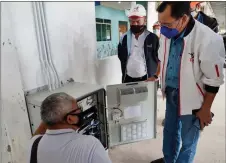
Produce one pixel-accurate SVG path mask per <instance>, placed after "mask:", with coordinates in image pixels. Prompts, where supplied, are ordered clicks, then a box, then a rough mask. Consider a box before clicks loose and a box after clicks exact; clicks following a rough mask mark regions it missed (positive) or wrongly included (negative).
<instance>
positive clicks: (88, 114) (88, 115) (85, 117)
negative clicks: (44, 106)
mask: <svg viewBox="0 0 226 163" xmlns="http://www.w3.org/2000/svg"><path fill="white" fill-rule="evenodd" d="M92 108H94V109H95V107H92ZM92 108H90V109H88V110H86V111H84V112H81V113H73V112H74V111H72V113H68V114H67V115H66V116H65V118H67V116H68V115H73V116H77V117H78V122H77V123H76V124H72V125H75V126H78V127H79V128H80V129H82V128H83V126H86V125H87V124H88V123H90V122H91V121H92V120H93V119H95V118H96V114H95V111H94V109H92Z"/></svg>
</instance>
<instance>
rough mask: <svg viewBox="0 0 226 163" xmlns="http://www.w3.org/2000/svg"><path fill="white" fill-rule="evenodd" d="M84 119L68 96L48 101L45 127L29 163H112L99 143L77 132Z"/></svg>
mask: <svg viewBox="0 0 226 163" xmlns="http://www.w3.org/2000/svg"><path fill="white" fill-rule="evenodd" d="M82 116H83V114H82V112H81V109H80V108H79V107H78V105H77V102H76V100H75V99H74V98H73V97H71V96H69V95H68V94H66V93H56V94H52V95H50V96H49V97H47V98H46V99H45V100H44V101H43V103H42V105H41V119H42V123H41V124H40V126H39V128H38V129H37V131H36V132H35V134H34V137H33V138H32V140H31V147H30V149H29V151H30V155H29V156H30V157H29V162H30V163H35V162H36V163H37V162H38V163H75V162H76V163H111V161H110V159H109V157H108V154H107V152H106V151H105V149H104V147H103V145H102V144H101V143H100V141H99V140H98V139H96V138H95V137H93V136H89V135H82V134H79V133H78V132H77V131H78V129H79V128H80V127H81V125H82V124H83V122H82V119H83V118H82ZM34 144H36V147H34ZM37 144H38V146H37ZM36 150H37V151H36ZM35 151H36V152H37V153H35Z"/></svg>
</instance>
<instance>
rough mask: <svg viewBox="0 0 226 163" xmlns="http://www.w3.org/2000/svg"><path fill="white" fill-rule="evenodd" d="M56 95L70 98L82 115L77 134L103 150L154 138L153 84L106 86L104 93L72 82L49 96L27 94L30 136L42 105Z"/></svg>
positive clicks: (154, 91)
mask: <svg viewBox="0 0 226 163" xmlns="http://www.w3.org/2000/svg"><path fill="white" fill-rule="evenodd" d="M58 92H65V93H67V94H69V95H71V96H72V97H74V98H75V99H76V100H77V103H78V105H79V107H81V108H82V111H83V112H84V113H86V114H85V115H86V116H85V117H84V122H85V123H84V124H83V126H82V127H81V128H80V129H79V133H82V134H87V135H93V136H95V137H96V138H97V139H99V140H100V142H101V143H102V144H103V146H104V147H105V149H108V148H109V147H112V146H116V145H120V144H126V143H132V142H136V141H140V140H145V139H151V138H155V137H156V109H157V108H156V102H157V98H156V85H155V83H152V82H139V83H130V84H118V85H110V86H107V87H106V91H105V89H104V87H102V86H98V85H92V84H83V83H75V82H73V83H68V84H66V85H64V86H63V87H61V88H59V89H56V90H54V91H51V92H50V91H41V92H36V93H32V94H28V95H26V102H27V108H28V114H29V119H30V125H31V132H32V133H34V132H35V130H36V129H37V127H38V126H39V124H40V122H41V118H40V106H41V103H42V101H43V100H44V99H45V98H46V97H47V96H49V95H51V94H53V93H58ZM106 104H107V105H106Z"/></svg>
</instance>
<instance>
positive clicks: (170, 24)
mask: <svg viewBox="0 0 226 163" xmlns="http://www.w3.org/2000/svg"><path fill="white" fill-rule="evenodd" d="M179 20H180V19H177V20H175V21H173V22H171V23H160V22H157V24H158V25H159V26H165V27H169V28H170V27H172V26H173V25H174V24H175V23H176V22H178V23H177V26H178V24H179Z"/></svg>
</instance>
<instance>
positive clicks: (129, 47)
mask: <svg viewBox="0 0 226 163" xmlns="http://www.w3.org/2000/svg"><path fill="white" fill-rule="evenodd" d="M128 17H129V21H130V30H129V31H128V32H127V33H126V34H124V35H123V36H122V37H121V39H120V42H119V45H118V58H119V60H120V62H121V70H122V82H123V83H129V82H138V81H145V80H147V81H155V80H157V79H158V76H159V70H160V67H159V59H158V48H159V40H158V37H157V36H156V35H155V34H153V33H151V32H150V31H148V30H147V27H146V10H145V8H144V7H143V6H142V5H140V4H137V5H134V6H133V7H132V8H131V9H130V11H129V14H128Z"/></svg>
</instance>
